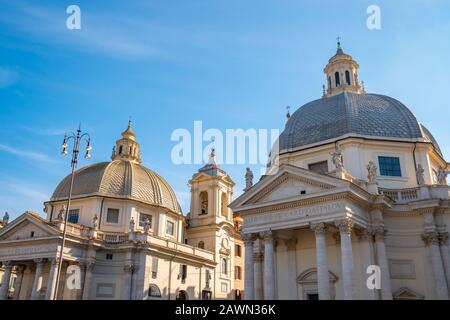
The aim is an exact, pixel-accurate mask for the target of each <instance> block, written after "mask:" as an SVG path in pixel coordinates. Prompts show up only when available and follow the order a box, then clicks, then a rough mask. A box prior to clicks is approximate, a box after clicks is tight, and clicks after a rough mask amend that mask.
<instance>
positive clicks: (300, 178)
mask: <svg viewBox="0 0 450 320" xmlns="http://www.w3.org/2000/svg"><path fill="white" fill-rule="evenodd" d="M346 186H348V182H347V181H344V180H340V179H337V178H334V177H330V176H327V175H323V174H318V173H314V172H311V171H309V170H306V169H303V168H299V167H295V166H292V165H281V166H280V168H279V170H278V172H277V173H276V174H274V175H270V176H265V177H264V178H263V179H261V180H260V181H259V182H258V183H257V184H256V185H254V186H253V187H252V188H251V189H250V190H248V191H247V192H245V193H244V194H243V195H241V196H240V197H239V198H237V199H236V200H235V201H233V203H232V204H231V208H232V209H234V208H236V207H238V206H245V205H252V204H264V203H269V202H277V201H281V200H285V199H294V198H301V197H306V196H308V197H309V196H311V195H314V194H317V195H319V194H323V193H326V192H330V191H332V190H333V189H336V188H340V187H346Z"/></svg>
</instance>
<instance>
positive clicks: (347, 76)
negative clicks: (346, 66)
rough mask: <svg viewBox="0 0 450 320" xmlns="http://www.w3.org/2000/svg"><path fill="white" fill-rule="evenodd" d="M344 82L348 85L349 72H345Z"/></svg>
mask: <svg viewBox="0 0 450 320" xmlns="http://www.w3.org/2000/svg"><path fill="white" fill-rule="evenodd" d="M345 82H346V83H347V84H348V85H350V72H348V70H346V71H345Z"/></svg>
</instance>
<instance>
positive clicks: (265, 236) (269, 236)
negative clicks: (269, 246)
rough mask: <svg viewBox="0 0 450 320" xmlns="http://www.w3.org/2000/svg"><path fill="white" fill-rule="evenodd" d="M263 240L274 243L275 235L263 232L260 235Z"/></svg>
mask: <svg viewBox="0 0 450 320" xmlns="http://www.w3.org/2000/svg"><path fill="white" fill-rule="evenodd" d="M259 235H260V236H261V238H263V239H264V242H272V241H273V233H272V231H271V230H266V231H262V232H260V233H259Z"/></svg>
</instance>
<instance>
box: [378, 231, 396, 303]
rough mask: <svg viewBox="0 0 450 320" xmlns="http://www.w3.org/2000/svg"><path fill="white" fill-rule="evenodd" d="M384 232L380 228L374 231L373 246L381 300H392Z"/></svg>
mask: <svg viewBox="0 0 450 320" xmlns="http://www.w3.org/2000/svg"><path fill="white" fill-rule="evenodd" d="M384 241H385V230H384V229H383V228H380V229H378V230H376V231H375V246H376V254H377V263H378V266H379V267H380V271H381V299H382V300H392V299H393V298H392V289H391V275H390V272H389V264H388V259H387V254H386V244H385V242H384Z"/></svg>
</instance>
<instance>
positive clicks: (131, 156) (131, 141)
mask: <svg viewBox="0 0 450 320" xmlns="http://www.w3.org/2000/svg"><path fill="white" fill-rule="evenodd" d="M118 159H124V160H129V161H132V162H135V163H141V162H142V158H141V151H140V150H139V143H137V142H136V134H135V133H134V132H133V130H132V128H131V120H129V121H128V127H127V129H126V130H125V131H124V132H122V139H119V140H117V141H116V146H115V147H114V149H113V152H112V155H111V160H118Z"/></svg>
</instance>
